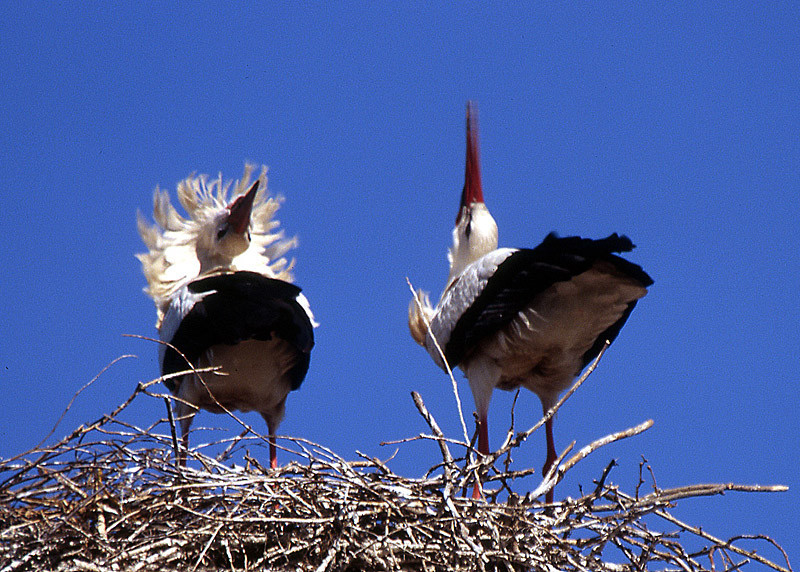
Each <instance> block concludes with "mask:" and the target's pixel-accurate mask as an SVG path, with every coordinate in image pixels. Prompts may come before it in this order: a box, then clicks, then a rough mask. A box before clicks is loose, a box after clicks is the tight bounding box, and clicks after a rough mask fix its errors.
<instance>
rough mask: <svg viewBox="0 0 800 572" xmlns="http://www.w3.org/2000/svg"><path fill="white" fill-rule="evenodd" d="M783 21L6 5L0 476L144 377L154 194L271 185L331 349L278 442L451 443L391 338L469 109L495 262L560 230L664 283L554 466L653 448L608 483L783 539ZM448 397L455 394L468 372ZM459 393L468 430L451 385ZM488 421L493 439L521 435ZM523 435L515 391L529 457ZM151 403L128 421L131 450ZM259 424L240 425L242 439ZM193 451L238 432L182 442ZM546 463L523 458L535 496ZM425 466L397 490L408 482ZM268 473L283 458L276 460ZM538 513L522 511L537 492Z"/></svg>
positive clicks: (797, 287) (703, 9) (792, 105)
mask: <svg viewBox="0 0 800 572" xmlns="http://www.w3.org/2000/svg"><path fill="white" fill-rule="evenodd" d="M799 21H800V8H798V7H797V5H796V4H791V3H770V4H769V6H768V7H765V6H761V5H760V4H756V3H728V4H726V5H725V6H724V7H720V6H718V5H716V4H707V3H703V2H688V3H663V2H657V3H649V2H646V3H638V2H637V3H621V4H616V5H614V6H610V5H607V4H603V5H602V6H600V5H597V6H591V5H586V4H583V3H578V4H574V5H571V6H559V7H558V8H555V7H552V6H550V5H549V4H547V3H543V4H540V5H534V4H530V5H528V6H527V7H525V8H522V7H519V6H509V5H492V4H490V3H475V4H472V5H459V6H456V5H449V4H438V5H432V4H431V3H414V2H409V3H403V4H402V5H399V3H397V4H396V3H384V2H377V3H370V4H353V3H326V4H325V5H324V6H323V5H322V4H317V3H311V4H309V5H305V6H296V5H290V4H289V3H287V4H283V5H282V4H279V3H263V4H247V3H240V4H237V5H235V6H233V5H228V4H227V3H225V4H223V3H221V4H215V3H212V2H204V3H192V4H189V5H184V6H180V7H178V6H172V7H171V8H170V7H165V5H164V4H163V3H160V2H153V3H149V2H142V3H136V4H135V5H120V4H114V5H112V4H109V3H80V6H79V5H78V4H77V3H63V4H54V3H30V2H25V3H16V2H12V3H11V5H7V7H6V9H5V15H4V17H3V18H2V20H0V76H2V78H3V79H2V81H1V82H0V105H2V113H1V114H0V130H1V131H0V132H1V133H2V135H1V136H0V152H1V153H2V159H1V160H0V178H1V180H2V182H3V187H4V191H3V196H4V201H3V204H4V212H3V216H2V217H0V225H1V230H2V236H3V240H4V247H3V248H2V249H1V250H0V263H2V267H3V269H4V272H3V277H2V292H3V297H2V319H1V320H0V339H2V343H1V344H0V366H2V367H0V375H1V376H2V378H0V379H1V381H0V384H1V385H0V386H1V387H2V388H3V391H4V401H5V406H4V408H3V414H2V415H0V456H4V457H7V456H11V455H13V454H16V453H19V452H21V451H23V450H25V449H27V448H29V447H31V446H33V445H35V444H36V443H38V442H39V440H40V439H41V438H42V437H43V436H44V435H46V434H47V432H48V431H49V430H50V428H51V427H52V425H53V424H54V422H55V421H56V419H57V418H58V416H59V415H60V414H61V411H62V410H63V408H64V407H65V406H66V404H67V402H68V401H69V399H70V398H71V397H72V395H73V394H74V393H75V391H76V390H77V389H78V388H80V387H81V386H82V385H83V384H85V383H86V382H87V381H89V380H90V379H91V378H92V377H94V376H95V375H96V374H97V373H98V372H99V371H100V370H101V369H102V368H103V367H104V366H105V365H106V364H108V363H109V362H110V361H111V360H113V359H114V358H116V357H118V356H120V355H124V354H134V355H135V356H137V357H135V358H128V359H125V360H122V361H121V362H120V363H118V364H116V365H115V366H114V367H112V368H111V369H110V370H109V371H107V372H106V373H105V374H104V375H103V376H102V377H101V378H100V379H99V380H98V381H97V382H96V383H95V384H94V385H93V386H92V387H91V388H90V389H89V390H88V391H87V392H86V393H84V394H83V395H82V396H81V397H80V398H79V399H78V400H77V402H76V404H75V405H74V406H73V408H72V410H71V411H70V413H69V414H68V415H67V417H66V418H65V420H64V421H63V422H62V424H61V426H60V427H59V428H58V429H57V431H56V435H57V436H63V435H64V434H66V433H68V432H69V431H70V430H71V429H72V428H74V427H75V426H77V425H78V424H80V423H82V422H86V421H89V420H93V419H95V418H97V417H99V416H100V415H102V414H103V413H106V412H108V411H110V410H111V409H112V408H113V407H114V406H115V405H117V404H118V403H120V402H121V401H122V400H124V399H125V398H126V397H127V396H128V395H129V394H130V393H131V392H132V391H133V389H134V387H135V386H136V384H137V383H138V382H140V381H148V380H150V379H153V378H155V377H157V373H158V371H157V370H158V366H157V363H156V353H157V351H156V347H155V346H154V345H153V344H151V343H149V342H145V341H142V340H137V339H131V338H126V337H123V334H140V335H154V334H155V330H154V326H153V323H154V320H155V312H154V308H153V305H152V303H151V301H150V300H149V299H148V298H147V297H146V296H145V294H143V293H142V287H143V286H144V278H143V277H142V274H141V271H140V267H139V263H138V261H137V260H135V259H134V257H133V255H134V254H135V253H137V252H141V251H142V249H143V245H142V244H141V241H140V239H139V236H138V234H137V232H136V225H135V215H136V210H137V209H140V210H142V211H143V212H145V213H146V214H148V215H149V214H150V212H151V197H152V191H153V189H154V188H155V187H156V185H161V186H162V188H168V189H170V190H172V191H174V188H175V184H176V183H177V182H178V181H179V180H181V179H182V178H184V177H186V176H187V175H189V174H190V173H192V172H200V173H210V174H212V175H216V174H217V173H219V172H222V173H223V176H224V177H226V178H237V177H239V176H240V175H241V172H242V168H243V166H244V163H245V161H250V162H255V163H257V164H261V163H263V164H266V165H268V166H269V168H270V171H269V188H270V190H271V191H272V192H273V193H279V194H282V195H284V196H285V198H286V202H285V204H284V206H283V208H282V209H281V210H280V211H279V219H280V220H281V222H282V224H283V228H284V229H285V230H286V232H287V233H288V234H290V235H293V234H296V235H297V236H298V237H299V239H300V247H299V249H297V250H296V251H295V256H296V258H297V267H296V277H297V282H298V284H299V285H300V286H301V287H303V289H304V291H305V292H306V294H307V296H308V298H309V300H310V301H311V304H312V307H313V309H314V311H315V314H316V317H317V319H318V321H319V322H320V323H321V326H320V327H319V329H318V330H317V347H316V349H315V351H314V354H313V356H312V362H311V369H310V371H309V374H308V377H307V378H306V381H305V384H304V385H303V387H302V388H301V389H300V391H298V392H296V393H294V394H292V395H291V396H290V399H289V403H288V407H287V415H286V419H285V421H284V423H283V425H282V426H281V429H280V432H281V433H285V434H289V435H296V436H302V437H305V438H308V439H311V440H314V441H317V442H320V443H322V444H324V445H326V446H329V447H331V448H332V449H334V450H335V451H337V452H338V453H339V454H341V455H343V456H345V457H347V458H353V457H355V451H356V450H359V451H364V452H367V453H370V454H373V455H380V456H382V457H387V456H389V455H390V454H391V453H392V452H393V451H394V448H391V447H381V446H380V445H379V443H380V442H381V441H383V440H389V439H396V438H400V437H407V436H411V435H415V434H417V433H419V432H421V431H424V430H425V429H426V427H425V425H424V423H423V421H422V420H421V419H420V418H419V416H418V415H417V413H416V410H415V409H414V406H413V404H412V401H411V399H410V397H409V392H410V391H411V390H417V391H419V392H420V393H421V394H422V396H423V398H424V399H425V401H426V403H427V404H428V406H429V408H430V409H431V411H432V412H433V414H434V415H435V416H436V417H437V419H438V421H439V422H440V424H441V425H442V426H443V428H444V430H445V432H447V433H449V434H451V435H453V436H457V435H458V434H459V433H460V429H459V424H458V419H457V415H456V413H455V409H454V405H453V396H452V393H451V390H450V386H449V382H448V380H447V378H446V377H445V376H444V375H443V374H442V373H441V372H440V371H439V370H438V369H437V368H436V366H435V365H434V364H433V362H432V361H431V360H430V358H429V356H428V355H427V354H426V352H425V351H424V350H423V349H422V348H420V347H418V346H416V344H414V342H413V341H412V340H411V338H410V336H409V334H408V331H407V327H406V319H405V314H406V307H407V304H408V300H409V297H410V294H409V291H408V287H407V285H406V282H405V278H406V276H408V277H409V278H410V279H411V281H412V282H413V283H414V285H415V286H417V287H423V288H425V289H427V290H429V291H432V293H433V296H434V298H436V297H438V294H439V291H440V288H441V287H442V286H443V283H444V280H445V278H446V275H447V262H446V249H447V247H448V245H449V243H450V230H451V228H452V224H453V221H454V219H455V215H456V210H457V203H458V198H459V193H460V190H461V186H462V184H463V170H464V165H463V162H464V105H465V102H466V101H467V100H468V99H472V100H475V101H476V102H477V105H478V108H479V110H480V129H481V156H482V167H483V182H484V192H485V196H486V202H487V205H488V207H489V208H490V210H491V211H492V213H493V215H494V217H495V219H496V220H497V222H498V225H499V228H500V243H501V245H503V246H534V245H535V244H538V242H539V241H541V239H542V238H543V237H544V236H545V234H546V233H547V232H549V231H551V230H555V231H558V232H559V233H561V234H580V235H583V236H587V237H602V236H606V235H607V234H609V233H611V232H615V231H616V232H620V233H625V234H628V235H629V236H630V237H631V238H632V239H633V241H634V242H635V243H636V244H637V249H636V250H635V251H634V253H633V254H632V255H631V256H630V258H631V259H632V260H634V261H635V262H637V263H639V264H641V265H642V266H644V268H645V269H646V270H647V271H648V272H649V273H650V274H651V275H652V276H653V278H654V279H655V285H654V286H653V287H652V289H651V292H650V294H649V295H648V296H647V297H646V298H645V299H644V300H642V301H641V303H640V304H639V306H638V307H637V309H636V311H635V312H634V314H633V316H632V317H631V319H630V321H629V322H628V324H627V325H626V326H625V328H624V329H623V331H622V333H621V335H620V337H619V339H618V340H617V342H616V343H615V344H614V346H612V348H611V350H610V351H609V352H608V353H607V355H606V357H605V358H604V360H603V362H602V363H601V365H600V367H599V369H598V370H597V371H596V372H595V374H594V375H593V376H592V377H591V378H590V380H589V381H588V382H587V384H585V385H584V387H582V388H581V389H580V390H579V392H578V393H577V394H576V395H575V396H574V397H573V398H572V399H571V400H570V401H569V402H568V403H567V405H566V406H565V407H564V408H563V409H562V411H561V412H560V413H559V416H558V419H557V420H556V426H555V437H556V445H557V447H558V448H559V449H560V448H563V447H565V446H566V445H567V444H568V443H569V442H570V441H571V440H573V439H574V440H576V441H577V445H578V446H579V447H580V446H582V445H585V444H587V443H588V442H590V441H592V440H593V439H595V438H598V437H601V436H603V435H606V434H608V433H611V432H613V431H616V430H620V429H623V428H626V427H629V426H631V425H634V424H637V423H639V422H641V421H644V420H645V419H649V418H652V419H654V420H655V426H654V427H653V428H652V429H651V430H649V431H647V432H646V433H645V434H643V435H641V436H639V437H637V438H635V439H630V440H628V441H626V442H622V443H618V444H615V445H612V446H609V447H606V448H604V449H602V450H601V451H599V452H598V453H596V454H595V455H594V456H593V457H590V458H589V459H587V460H585V461H583V462H582V463H581V464H580V465H579V466H578V467H576V468H575V469H573V470H572V471H571V474H569V475H568V477H567V479H566V480H565V482H564V483H563V484H562V485H560V486H559V488H558V489H557V490H556V495H557V496H559V495H572V496H575V495H577V494H578V486H579V485H583V486H584V487H588V486H590V485H591V480H592V479H593V478H597V477H598V476H599V475H600V473H601V471H602V468H603V467H604V466H605V465H606V464H607V463H608V461H609V460H610V459H611V458H612V457H613V458H616V459H618V461H619V463H620V467H618V468H617V469H615V470H614V472H612V478H613V480H615V482H618V483H620V484H621V485H623V486H625V487H627V488H629V490H632V487H633V486H634V485H635V481H636V475H637V466H638V462H639V460H640V458H641V456H644V457H646V458H647V460H648V461H649V462H650V464H651V465H652V467H653V470H654V472H655V475H656V477H657V479H658V484H659V486H661V487H670V486H678V485H684V484H690V483H699V482H711V481H714V482H716V481H726V482H727V481H734V482H741V483H761V484H772V483H782V484H786V485H789V486H790V487H791V489H790V491H789V492H788V493H783V494H773V495H745V494H735V493H731V494H729V495H726V496H725V497H724V498H713V499H701V500H689V501H684V502H682V503H681V504H680V506H679V507H678V509H676V512H675V513H676V515H677V516H678V517H679V518H685V519H686V520H688V521H689V522H691V523H693V524H696V525H702V526H703V528H704V529H705V530H707V531H709V532H711V533H712V534H716V535H718V536H729V535H733V534H738V533H763V534H769V535H771V536H773V537H774V538H775V539H777V540H779V541H781V542H782V543H783V544H784V545H785V546H786V548H788V549H789V551H790V555H791V556H793V557H794V560H795V561H796V562H795V565H796V564H797V560H798V555H800V553H798V552H797V549H796V548H793V547H792V546H791V543H792V542H793V541H794V539H796V538H797V537H798V535H800V526H799V525H798V524H797V522H796V520H797V519H796V509H797V506H800V476H798V475H800V460H798V458H799V457H800V456H799V455H798V453H799V452H800V427H798V421H797V416H798V411H800V396H799V392H798V377H799V375H798V368H799V367H800V359H798V358H800V336H799V335H798V324H799V323H800V302H798V299H799V297H798V294H800V265H799V264H798V259H799V256H798V252H800V236H799V234H798V220H800V193H799V192H798V191H800V185H799V184H798V181H799V180H800V135H798V133H800V100H799V99H798V86H799V85H800V40H799V39H798V38H799V36H798V34H797V25H798V22H799ZM459 378H461V375H460V374H459ZM460 388H461V395H462V398H463V400H464V402H465V405H466V406H467V407H466V409H467V411H466V413H467V415H469V412H470V411H471V408H472V399H471V396H470V394H469V390H468V387H467V384H466V382H464V381H463V379H462V382H461V386H460ZM510 403H511V395H508V394H502V393H496V394H495V397H494V399H493V402H492V407H491V411H490V441H491V444H492V445H497V444H498V443H499V442H500V440H501V439H502V436H503V434H504V432H505V429H506V427H507V425H508V419H509V408H510ZM539 412H540V406H539V403H538V400H537V399H536V397H535V396H534V395H532V394H529V393H523V394H522V395H521V397H520V402H519V404H518V411H517V421H518V424H519V426H520V427H528V426H530V425H532V424H533V423H534V422H535V421H536V420H537V418H538V415H539ZM163 414H164V411H163V404H161V403H156V402H144V403H142V404H141V405H140V406H139V407H136V408H134V411H132V413H131V415H132V421H133V422H135V423H137V424H139V425H141V426H145V425H149V424H150V423H151V422H152V421H153V420H155V419H157V418H159V417H161V416H162V415H163ZM246 419H247V420H248V421H250V422H252V423H253V424H254V425H256V426H260V423H261V420H260V419H259V418H258V416H257V415H254V414H253V415H252V417H250V416H246ZM196 424H197V425H207V426H230V427H234V425H233V424H232V423H227V422H226V420H225V419H223V418H222V417H220V416H212V415H211V414H204V415H201V416H200V417H199V418H198V420H197V422H196ZM544 453H545V448H544V436H543V435H542V434H536V435H534V436H533V437H532V438H531V440H530V441H529V442H528V443H527V444H526V445H525V446H524V448H523V449H522V450H521V451H520V452H518V453H517V455H516V461H517V463H518V464H519V466H520V467H524V466H537V467H538V466H541V463H542V462H543V460H544ZM437 455H438V452H437V450H436V447H435V446H433V445H431V444H412V445H407V446H404V447H402V448H401V449H400V452H399V453H398V455H397V457H396V458H395V460H393V461H392V467H393V468H394V469H395V471H397V472H400V473H402V474H405V475H408V476H417V475H420V474H421V473H422V472H423V470H424V469H426V468H427V467H428V466H429V465H430V464H431V463H432V462H433V461H434V460H435V459H436V458H437ZM279 460H280V457H279ZM535 484H536V483H533V482H531V483H530V486H531V488H533V486H535Z"/></svg>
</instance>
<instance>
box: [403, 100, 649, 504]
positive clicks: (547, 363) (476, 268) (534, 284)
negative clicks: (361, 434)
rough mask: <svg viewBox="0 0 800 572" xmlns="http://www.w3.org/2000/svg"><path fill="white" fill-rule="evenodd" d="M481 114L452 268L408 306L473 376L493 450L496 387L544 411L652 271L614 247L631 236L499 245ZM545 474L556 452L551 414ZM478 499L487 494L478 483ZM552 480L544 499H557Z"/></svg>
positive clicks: (416, 330) (430, 339)
mask: <svg viewBox="0 0 800 572" xmlns="http://www.w3.org/2000/svg"><path fill="white" fill-rule="evenodd" d="M476 123H477V118H476V114H475V110H474V108H473V106H472V105H471V104H469V103H468V104H467V162H466V174H465V182H464V189H463V192H462V194H461V205H460V207H459V211H458V215H457V217H456V225H455V228H454V229H453V246H452V247H451V248H450V252H449V257H448V258H449V260H450V275H449V277H448V279H447V285H446V286H445V288H444V291H443V293H442V296H441V298H440V300H439V303H438V304H437V305H436V307H435V308H434V307H432V306H431V304H430V301H429V299H428V296H427V294H426V293H425V292H422V291H418V292H416V293H415V297H416V300H412V302H411V304H410V305H409V311H408V321H409V329H410V330H411V335H412V337H413V338H414V340H416V342H417V343H419V344H420V345H422V346H423V347H424V348H425V349H427V350H428V353H429V354H430V355H431V357H432V358H433V360H434V361H435V362H436V364H437V365H439V367H441V368H443V369H444V367H445V366H444V363H443V361H442V358H441V355H440V353H439V350H437V348H436V344H435V343H434V338H435V339H436V341H437V342H438V344H439V346H440V347H441V348H442V351H443V353H444V357H445V359H446V360H447V363H448V364H449V365H450V367H452V368H455V367H456V366H458V367H460V368H461V370H462V371H463V372H464V374H465V376H466V377H467V379H468V380H469V386H470V389H471V390H472V395H473V397H474V399H475V406H476V409H477V417H478V419H477V425H478V427H477V429H478V452H479V453H480V454H482V455H486V454H488V453H489V433H488V425H487V414H488V410H489V401H490V399H491V397H492V392H493V391H494V389H495V388H499V389H504V390H513V389H516V388H518V387H520V386H522V387H526V388H528V389H529V390H531V391H532V392H534V393H535V394H536V395H537V396H538V397H539V399H540V400H541V402H542V409H543V411H544V412H545V413H547V412H548V411H549V410H550V408H552V407H553V406H554V405H555V403H556V402H557V400H558V396H559V394H560V393H561V392H563V391H564V390H565V389H566V388H567V387H569V385H570V384H571V383H572V381H573V380H574V379H575V377H576V376H578V375H579V374H580V372H581V371H582V370H583V369H584V368H585V367H586V366H587V365H588V364H589V363H590V362H591V361H592V360H593V359H594V358H595V357H597V355H598V354H599V352H600V351H601V350H602V348H603V346H604V345H605V344H606V342H607V341H608V342H612V341H613V340H614V339H615V338H616V337H617V334H618V333H619V331H620V329H621V328H622V326H623V325H624V324H625V321H626V320H627V319H628V317H629V316H630V313H631V311H632V310H633V308H634V306H635V305H636V302H637V300H639V299H640V298H642V297H643V296H644V295H645V294H647V287H648V286H650V285H651V284H652V283H653V280H652V279H651V278H650V276H648V275H647V273H645V272H644V270H642V268H641V267H640V266H638V265H636V264H633V263H631V262H628V261H627V260H625V259H623V258H621V257H619V256H617V255H616V254H615V253H622V252H628V251H630V250H632V249H633V244H632V242H631V241H630V239H629V238H628V237H626V236H619V235H617V234H612V235H611V236H608V237H607V238H603V239H600V240H592V239H588V238H580V237H577V236H572V237H565V238H559V237H557V236H556V235H555V234H553V233H551V234H549V235H548V236H547V237H546V238H545V239H544V242H542V243H541V244H540V245H539V246H537V247H535V248H532V249H529V248H522V249H513V248H499V249H498V248H497V224H496V223H495V221H494V218H492V215H491V214H490V213H489V210H488V209H487V208H486V204H485V203H484V200H483V190H482V187H481V173H480V163H479V156H478V133H477V125H476ZM545 432H546V439H547V457H546V460H545V463H544V468H543V472H544V474H547V472H548V471H549V469H550V467H551V466H552V464H553V463H554V462H555V460H556V458H557V455H556V450H555V444H554V441H553V419H552V417H551V418H550V419H549V420H548V421H547V422H546V423H545ZM472 496H473V498H480V496H481V486H480V483H479V482H476V483H475V486H474V489H473V495H472ZM552 500H553V492H552V489H551V490H550V491H549V492H548V493H547V495H546V502H552Z"/></svg>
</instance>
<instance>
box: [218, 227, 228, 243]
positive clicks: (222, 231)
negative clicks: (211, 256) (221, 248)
mask: <svg viewBox="0 0 800 572" xmlns="http://www.w3.org/2000/svg"><path fill="white" fill-rule="evenodd" d="M226 234H228V225H227V224H226V225H225V226H223V227H222V228H221V229H219V231H218V232H217V240H222V237H223V236H225V235H226Z"/></svg>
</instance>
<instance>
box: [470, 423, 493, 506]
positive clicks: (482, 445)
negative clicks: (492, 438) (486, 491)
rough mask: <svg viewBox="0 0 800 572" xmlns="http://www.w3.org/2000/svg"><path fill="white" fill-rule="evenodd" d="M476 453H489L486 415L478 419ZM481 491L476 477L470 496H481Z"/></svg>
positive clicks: (476, 497)
mask: <svg viewBox="0 0 800 572" xmlns="http://www.w3.org/2000/svg"><path fill="white" fill-rule="evenodd" d="M478 453H480V454H481V455H488V454H489V420H488V419H487V416H486V415H484V416H482V417H481V418H480V419H479V420H478ZM481 492H482V491H481V482H480V480H479V479H477V480H476V481H475V486H474V487H473V489H472V498H474V499H479V498H481Z"/></svg>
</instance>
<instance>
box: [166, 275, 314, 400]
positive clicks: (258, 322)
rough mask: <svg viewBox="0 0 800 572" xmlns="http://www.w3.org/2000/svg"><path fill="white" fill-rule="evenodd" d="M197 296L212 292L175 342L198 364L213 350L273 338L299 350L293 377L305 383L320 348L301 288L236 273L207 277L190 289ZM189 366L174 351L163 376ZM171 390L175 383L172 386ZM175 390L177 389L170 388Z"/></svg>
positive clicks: (187, 319) (185, 320) (194, 309)
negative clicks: (300, 297) (302, 301)
mask: <svg viewBox="0 0 800 572" xmlns="http://www.w3.org/2000/svg"><path fill="white" fill-rule="evenodd" d="M187 287H188V288H189V290H191V291H192V292H193V293H196V294H201V293H203V292H210V293H209V294H208V295H207V296H205V297H204V298H203V299H202V300H200V301H198V302H197V303H196V304H195V305H194V306H193V307H192V309H191V310H190V311H189V312H188V313H187V314H186V316H184V318H183V320H181V324H180V326H179V327H178V330H177V331H176V332H175V335H174V336H173V337H172V339H171V340H170V343H171V344H172V345H173V346H174V347H175V348H176V349H177V350H178V351H179V352H180V353H182V354H183V355H184V356H186V359H188V360H189V361H190V362H191V363H192V364H196V363H197V359H198V358H199V357H200V356H201V355H202V353H203V352H205V351H206V350H207V349H208V348H210V347H212V346H215V345H219V344H227V345H235V344H238V343H240V342H243V341H245V340H265V341H266V340H270V339H272V336H273V334H274V335H276V336H278V337H280V338H281V339H284V340H286V341H287V342H289V343H290V344H291V345H292V346H294V348H295V349H296V350H297V354H298V356H297V363H296V364H295V366H294V367H293V368H292V370H291V371H290V372H289V375H290V377H291V380H292V389H297V388H298V387H300V384H301V383H302V382H303V379H304V378H305V375H306V372H307V371H308V365H309V362H310V357H311V349H312V348H313V346H314V329H313V326H312V324H311V320H310V318H309V317H308V314H307V313H306V311H305V310H304V309H303V307H302V306H301V305H300V304H299V303H298V302H297V296H298V294H300V291H301V290H300V288H298V287H297V286H295V285H294V284H291V283H289V282H284V281H283V280H277V279H274V278H267V277H265V276H262V275H261V274H257V273H255V272H245V271H240V272H233V273H228V274H219V275H215V276H210V277H208V278H202V279H200V280H195V281H194V282H191V283H190V284H189V285H188V286H187ZM185 369H187V364H186V361H185V360H184V359H183V357H181V355H180V354H179V353H178V352H176V351H175V350H174V349H172V348H168V349H167V350H166V352H165V354H164V361H163V363H162V367H161V373H162V375H167V374H170V373H175V372H179V371H184V370H185ZM167 386H168V387H169V389H170V390H174V383H172V384H171V383H169V380H168V381H167ZM170 386H172V387H170Z"/></svg>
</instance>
